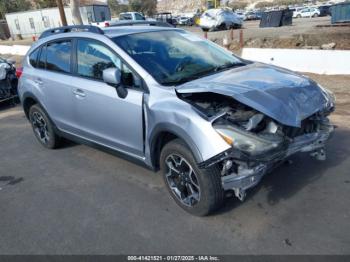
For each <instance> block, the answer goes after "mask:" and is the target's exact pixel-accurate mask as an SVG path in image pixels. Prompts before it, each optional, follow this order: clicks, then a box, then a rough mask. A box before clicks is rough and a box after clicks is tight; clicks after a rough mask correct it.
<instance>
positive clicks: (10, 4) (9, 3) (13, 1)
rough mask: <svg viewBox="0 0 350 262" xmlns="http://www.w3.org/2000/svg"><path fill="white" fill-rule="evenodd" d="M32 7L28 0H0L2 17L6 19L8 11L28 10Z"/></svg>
mask: <svg viewBox="0 0 350 262" xmlns="http://www.w3.org/2000/svg"><path fill="white" fill-rule="evenodd" d="M31 7H32V4H31V3H30V2H29V1H28V0H0V19H4V18H5V14H7V13H12V12H20V11H26V10H29V9H31Z"/></svg>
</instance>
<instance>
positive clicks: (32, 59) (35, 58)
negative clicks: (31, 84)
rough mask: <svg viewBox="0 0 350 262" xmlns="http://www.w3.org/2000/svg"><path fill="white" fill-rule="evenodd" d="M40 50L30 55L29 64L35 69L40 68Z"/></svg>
mask: <svg viewBox="0 0 350 262" xmlns="http://www.w3.org/2000/svg"><path fill="white" fill-rule="evenodd" d="M39 51H40V48H37V49H35V50H34V51H33V52H31V54H30V55H29V63H30V64H31V65H32V66H33V67H37V66H38V55H39Z"/></svg>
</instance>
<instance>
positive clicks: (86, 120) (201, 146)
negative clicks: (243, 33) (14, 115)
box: [18, 26, 335, 216]
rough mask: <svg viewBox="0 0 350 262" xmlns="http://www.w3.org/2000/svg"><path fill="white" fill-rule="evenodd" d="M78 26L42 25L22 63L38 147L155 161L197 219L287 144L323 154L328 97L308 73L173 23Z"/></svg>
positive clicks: (242, 190)
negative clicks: (75, 147) (74, 146)
mask: <svg viewBox="0 0 350 262" xmlns="http://www.w3.org/2000/svg"><path fill="white" fill-rule="evenodd" d="M73 29H74V30H73ZM78 29H79V30H80V31H77V30H76V27H63V28H56V29H52V30H49V31H46V32H45V33H44V34H43V35H42V36H41V37H40V39H39V41H37V42H35V43H34V44H33V45H32V46H31V48H30V50H29V51H28V54H27V55H26V56H25V58H24V60H23V73H22V76H21V77H20V80H19V88H18V90H19V94H20V99H21V102H22V105H23V109H24V112H25V115H26V117H27V118H28V120H29V121H30V123H31V125H32V128H33V131H34V135H35V136H36V138H37V140H38V141H39V142H40V143H41V144H42V145H43V146H44V147H46V148H50V149H53V148H57V147H58V146H59V145H60V143H61V142H62V140H61V138H62V137H65V138H68V139H72V140H74V141H78V142H83V143H87V144H90V145H96V146H98V147H99V148H106V149H108V151H109V152H111V151H113V152H118V154H119V155H124V156H125V157H126V158H128V159H133V160H134V161H136V162H139V163H141V164H143V165H146V166H148V167H149V168H151V169H153V170H155V171H156V170H158V169H160V170H161V171H162V175H163V178H164V182H165V186H166V188H167V189H168V191H169V193H170V195H171V196H172V197H173V199H174V200H175V202H176V203H177V204H178V205H179V206H180V207H182V208H183V209H184V210H186V211H187V212H189V213H191V214H194V215H200V216H202V215H206V214H208V213H210V212H212V211H214V210H215V209H217V208H219V207H220V206H221V204H222V203H223V201H224V196H225V194H226V193H229V192H233V194H234V195H235V196H237V197H238V198H239V199H240V200H242V201H243V200H244V198H245V196H246V190H248V189H249V188H251V187H253V186H255V185H257V184H258V183H259V181H260V180H261V178H262V177H263V176H264V175H265V174H266V173H267V172H269V171H271V170H272V169H273V168H274V167H276V166H278V165H279V164H280V163H281V162H283V161H284V160H285V159H286V158H288V157H289V156H291V155H293V154H295V153H297V152H309V153H311V155H312V156H314V157H316V158H317V159H318V160H324V159H325V143H326V141H327V140H328V139H329V137H330V135H331V133H332V131H333V126H332V125H331V124H330V122H329V120H328V118H327V117H328V115H329V114H330V113H331V112H332V111H333V110H334V103H335V102H334V101H335V99H334V96H333V95H332V94H331V93H330V92H329V91H327V90H326V89H325V88H323V87H321V86H320V85H318V84H317V83H316V82H314V81H312V80H311V79H309V78H307V77H305V76H302V75H299V74H297V73H294V72H292V71H289V70H286V69H282V68H279V67H276V66H272V65H267V64H261V63H257V62H252V61H246V60H243V59H241V58H239V57H237V56H235V55H233V54H232V53H231V52H228V51H227V50H225V49H223V48H222V47H220V46H218V45H216V44H214V43H213V42H211V41H207V40H205V39H203V38H200V37H198V36H197V35H194V34H191V33H189V32H188V31H185V30H182V29H176V28H170V27H128V26H126V27H125V28H108V29H106V30H102V29H100V28H97V27H92V26H79V27H78ZM83 29H84V30H83ZM81 31H82V32H81ZM285 186H288V185H287V184H286V185H285Z"/></svg>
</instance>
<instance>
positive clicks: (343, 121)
mask: <svg viewBox="0 0 350 262" xmlns="http://www.w3.org/2000/svg"><path fill="white" fill-rule="evenodd" d="M305 75H308V76H309V77H310V78H312V79H314V80H315V81H316V82H318V83H319V84H321V85H322V86H323V87H325V88H327V89H329V90H331V91H332V92H333V93H334V94H335V96H336V110H335V112H334V113H333V114H332V115H331V120H332V121H333V122H334V123H335V124H337V125H339V126H343V127H346V128H350V92H349V89H350V75H337V76H334V75H317V74H310V73H305Z"/></svg>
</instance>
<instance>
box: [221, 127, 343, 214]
mask: <svg viewBox="0 0 350 262" xmlns="http://www.w3.org/2000/svg"><path fill="white" fill-rule="evenodd" d="M326 153H327V159H326V160H325V161H317V160H315V159H314V158H312V157H311V156H309V154H307V153H299V154H296V155H294V156H292V157H291V158H290V160H291V161H292V164H287V163H286V164H282V165H281V166H279V167H278V168H276V169H275V170H273V171H272V172H271V173H269V174H267V175H265V176H264V177H263V179H262V181H261V182H260V184H258V185H257V186H256V187H254V188H252V189H250V190H248V191H247V197H246V200H245V201H247V200H249V199H251V198H252V197H254V195H255V194H257V192H259V191H260V190H262V189H263V190H266V191H267V200H266V203H267V204H268V205H270V206H273V205H277V204H278V203H279V202H280V201H281V200H285V199H288V198H290V197H293V196H294V195H295V194H297V192H298V191H299V190H301V189H303V188H304V187H306V186H308V185H309V184H311V183H313V182H314V181H316V180H318V179H320V178H321V177H322V176H323V175H324V174H325V173H326V171H327V170H329V169H331V168H334V167H335V166H338V165H340V164H341V163H342V162H343V161H344V160H345V159H347V158H348V157H349V155H350V129H345V128H339V129H336V131H335V132H334V135H333V137H332V138H331V139H330V140H329V141H328V143H327V146H326ZM262 201H264V202H265V200H260V201H259V202H262ZM241 204H244V203H242V202H241V201H239V200H238V199H237V198H236V197H231V198H227V199H226V202H225V205H224V207H223V208H222V209H220V210H219V211H218V212H217V214H221V213H226V212H228V211H230V210H232V209H234V208H237V207H238V206H240V205H241Z"/></svg>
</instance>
